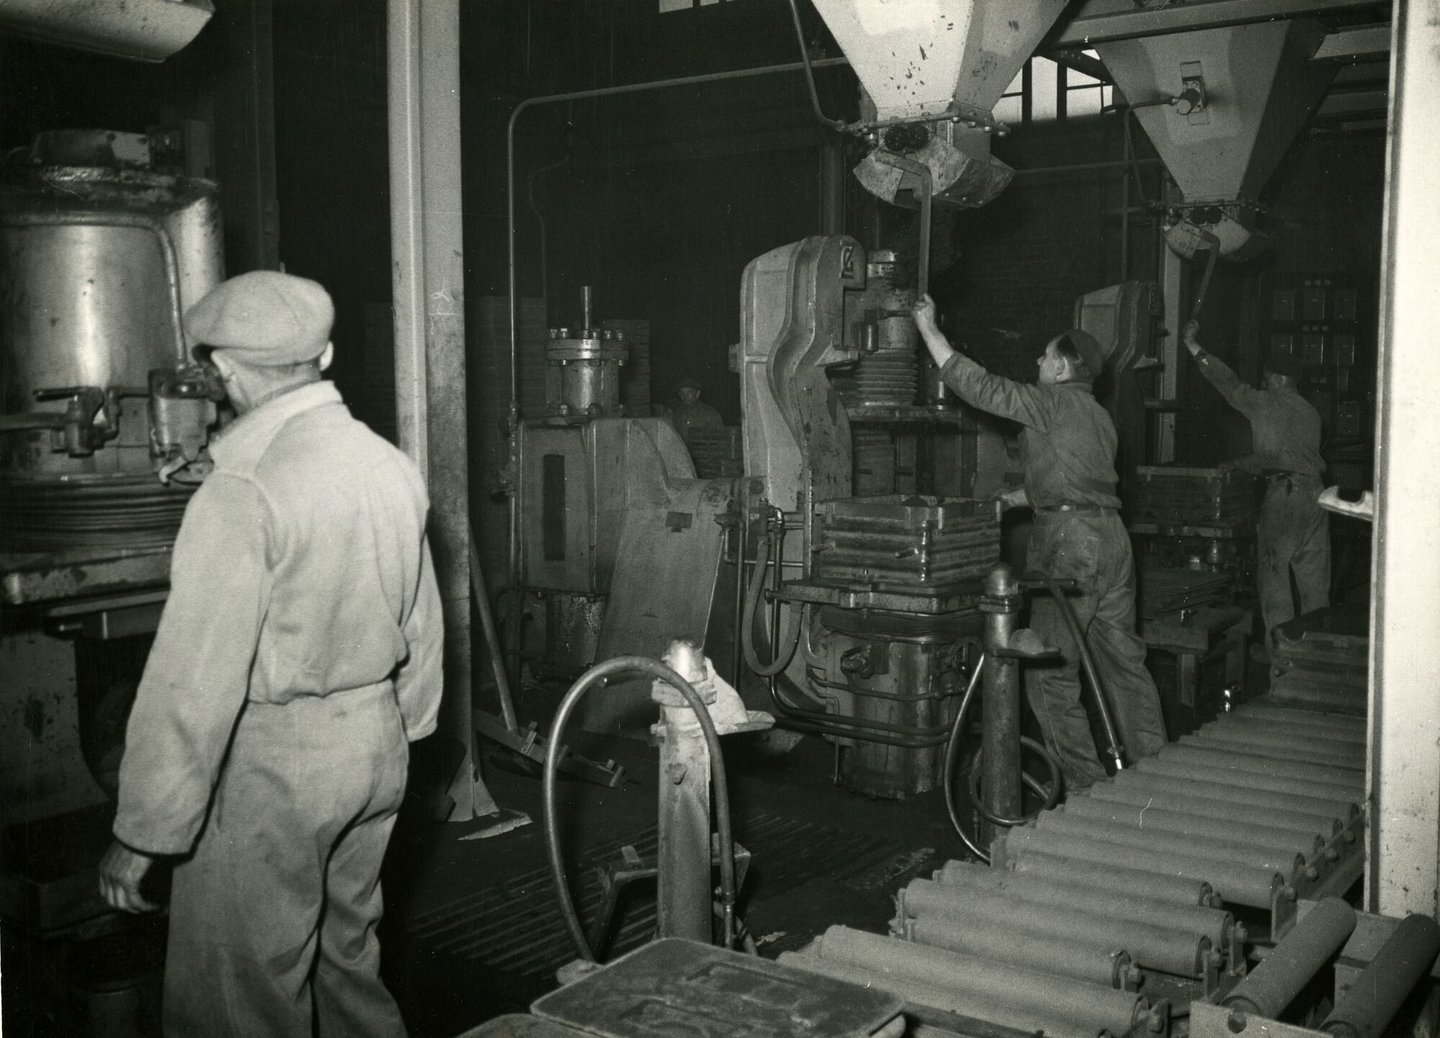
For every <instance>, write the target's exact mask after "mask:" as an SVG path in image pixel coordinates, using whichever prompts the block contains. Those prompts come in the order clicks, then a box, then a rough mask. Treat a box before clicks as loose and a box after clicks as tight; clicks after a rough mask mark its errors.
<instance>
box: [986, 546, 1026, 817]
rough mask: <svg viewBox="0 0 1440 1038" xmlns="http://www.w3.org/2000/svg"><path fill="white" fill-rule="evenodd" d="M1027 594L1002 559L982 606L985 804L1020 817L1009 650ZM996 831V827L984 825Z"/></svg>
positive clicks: (1013, 669) (1016, 691)
mask: <svg viewBox="0 0 1440 1038" xmlns="http://www.w3.org/2000/svg"><path fill="white" fill-rule="evenodd" d="M1024 604H1025V596H1024V595H1023V593H1022V592H1021V590H1020V583H1019V581H1017V580H1016V579H1015V573H1014V571H1013V570H1012V569H1011V568H1010V567H1009V566H1007V565H1005V564H1004V563H1001V564H1000V565H998V566H996V567H995V568H994V569H992V570H991V571H990V574H989V576H987V577H986V578H985V595H984V597H983V598H982V599H981V600H980V610H981V611H982V612H983V613H984V614H985V674H984V683H983V684H982V686H981V696H980V702H981V717H982V722H983V723H982V729H981V748H982V752H983V755H984V761H985V766H984V770H983V772H982V775H981V777H982V780H983V782H984V787H983V790H982V795H983V797H984V799H985V806H986V808H987V809H988V810H989V811H990V812H991V813H992V814H995V815H999V816H1000V817H1002V818H1018V817H1019V816H1020V806H1021V805H1020V794H1021V788H1020V666H1019V663H1018V662H1017V661H1016V659H1015V658H1014V657H1013V656H1008V655H1005V650H1007V649H1008V648H1009V646H1010V638H1011V636H1012V635H1013V634H1014V633H1015V628H1016V625H1017V623H1018V617H1019V615H1020V610H1021V609H1022V608H1023V607H1024ZM983 831H984V832H985V833H987V834H988V835H989V836H990V837H992V838H993V837H994V836H995V832H994V830H993V826H990V825H988V824H987V825H986V827H985V829H984V830H983Z"/></svg>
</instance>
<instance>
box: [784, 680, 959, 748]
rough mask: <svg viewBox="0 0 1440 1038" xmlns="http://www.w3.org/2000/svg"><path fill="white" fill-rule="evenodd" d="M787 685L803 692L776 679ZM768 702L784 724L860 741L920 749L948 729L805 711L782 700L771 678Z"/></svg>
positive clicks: (942, 738) (934, 743)
mask: <svg viewBox="0 0 1440 1038" xmlns="http://www.w3.org/2000/svg"><path fill="white" fill-rule="evenodd" d="M779 680H780V681H784V682H785V684H787V685H789V686H790V688H791V690H793V691H795V692H797V693H799V694H801V695H803V694H804V693H800V692H799V690H798V689H796V688H795V687H794V682H792V681H790V680H789V679H788V678H786V677H784V676H783V675H782V676H781V677H780V678H779ZM770 701H771V702H772V703H773V704H774V705H775V709H777V710H778V711H780V713H781V714H783V715H784V721H785V724H786V727H791V728H795V729H797V730H803V731H809V732H819V733H822V734H825V735H838V736H841V737H843V738H847V739H859V740H860V741H861V742H878V743H884V744H886V745H888V746H903V747H906V748H907V749H924V748H926V747H929V746H939V745H940V744H941V743H943V742H944V741H945V739H946V738H947V735H948V732H949V728H948V727H946V726H943V725H942V726H941V727H938V728H915V727H911V726H909V725H901V724H888V723H887V722H885V721H871V720H867V719H865V718H860V717H844V716H842V715H840V714H830V713H826V712H825V711H823V710H807V709H805V708H804V707H798V706H795V705H794V704H793V703H790V702H788V701H787V700H785V699H784V698H783V697H782V696H781V695H780V692H779V690H778V689H777V688H776V686H775V679H774V678H772V679H771V684H770Z"/></svg>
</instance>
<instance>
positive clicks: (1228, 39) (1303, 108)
mask: <svg viewBox="0 0 1440 1038" xmlns="http://www.w3.org/2000/svg"><path fill="white" fill-rule="evenodd" d="M1324 36H1325V33H1324V30H1323V29H1322V28H1321V27H1320V26H1319V25H1318V24H1317V23H1315V22H1312V21H1304V20H1292V21H1275V22H1257V23H1254V24H1250V25H1234V26H1228V27H1225V28H1218V29H1200V30H1195V31H1192V32H1179V33H1172V34H1169V35H1165V36H1147V37H1143V38H1140V39H1133V40H1121V41H1117V42H1114V43H1101V44H1098V45H1097V46H1096V48H1095V49H1096V51H1097V53H1098V54H1099V55H1100V60H1101V61H1103V62H1104V63H1105V67H1106V68H1107V69H1109V71H1110V74H1111V76H1112V77H1113V78H1114V80H1115V86H1116V87H1117V88H1118V89H1119V90H1120V92H1121V93H1123V94H1124V95H1125V98H1126V100H1127V101H1128V102H1129V103H1130V104H1131V105H1132V106H1133V114H1134V118H1135V119H1136V120H1137V121H1138V122H1139V123H1140V125H1141V126H1142V127H1144V129H1145V132H1146V133H1147V134H1148V135H1149V137H1150V140H1151V142H1152V143H1153V144H1154V145H1155V150H1156V151H1157V152H1159V154H1160V158H1161V159H1162V160H1163V161H1164V163H1165V166H1166V168H1167V169H1168V170H1169V171H1170V175H1171V176H1172V177H1174V179H1175V183H1176V185H1177V186H1178V187H1179V188H1180V191H1181V194H1182V198H1183V201H1182V203H1181V204H1180V205H1178V206H1175V207H1173V208H1172V210H1171V213H1170V215H1169V216H1168V217H1167V221H1168V226H1167V229H1166V241H1167V242H1168V243H1169V245H1170V247H1171V248H1172V249H1174V250H1175V251H1176V252H1177V253H1179V254H1180V255H1182V256H1187V257H1192V256H1194V255H1195V253H1196V251H1198V250H1199V249H1204V248H1210V247H1214V246H1216V243H1218V249H1219V254H1220V255H1222V256H1226V257H1228V258H1230V259H1235V260H1240V259H1245V258H1247V257H1249V256H1251V255H1253V254H1255V253H1256V252H1258V251H1260V249H1261V247H1263V243H1264V241H1265V238H1264V235H1262V234H1261V233H1260V232H1259V231H1258V228H1257V226H1256V217H1257V214H1258V213H1259V211H1260V206H1259V204H1258V199H1259V195H1260V192H1261V190H1262V189H1263V188H1264V186H1265V183H1266V181H1268V180H1269V179H1270V175H1271V174H1272V173H1273V172H1274V171H1275V167H1276V166H1277V165H1278V164H1279V162H1280V159H1281V157H1282V156H1283V155H1284V154H1285V152H1286V151H1287V150H1288V149H1289V147H1290V145H1291V144H1292V143H1293V142H1294V140H1295V136H1296V134H1298V133H1299V132H1300V129H1301V127H1302V126H1304V125H1305V122H1306V121H1307V120H1308V119H1309V118H1310V114H1311V113H1312V112H1313V111H1314V109H1315V107H1316V106H1317V105H1318V104H1319V103H1320V99H1321V96H1322V95H1323V94H1324V92H1325V89H1326V87H1327V86H1328V85H1329V83H1330V79H1331V77H1332V76H1333V75H1334V65H1333V64H1331V63H1329V62H1316V61H1312V60H1311V58H1312V57H1313V56H1314V54H1315V50H1316V48H1317V47H1318V46H1319V45H1320V43H1321V41H1322V40H1323V39H1324Z"/></svg>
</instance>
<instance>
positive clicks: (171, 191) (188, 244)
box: [0, 130, 224, 820]
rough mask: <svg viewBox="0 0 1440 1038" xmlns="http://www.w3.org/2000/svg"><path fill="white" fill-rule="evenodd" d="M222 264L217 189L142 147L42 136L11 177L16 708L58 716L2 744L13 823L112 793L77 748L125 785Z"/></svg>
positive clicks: (6, 266)
mask: <svg viewBox="0 0 1440 1038" xmlns="http://www.w3.org/2000/svg"><path fill="white" fill-rule="evenodd" d="M223 266H224V259H223V252H222V243H221V219H220V208H219V204H218V200H217V191H216V187H215V185H214V184H213V183H211V182H209V181H205V180H200V179H195V178H187V177H183V176H178V175H175V174H171V173H166V172H160V171H158V170H156V169H155V168H153V166H152V165H151V162H150V149H149V143H148V140H147V139H146V138H145V137H143V136H140V135H135V134H124V133H112V132H106V131H96V130H84V131H58V132H51V133H46V134H42V135H40V136H39V137H38V138H37V139H36V141H35V142H34V144H33V145H32V146H31V147H30V148H27V149H21V150H19V151H17V152H12V153H11V155H10V156H9V157H8V158H7V161H6V162H5V163H4V165H3V168H0V579H3V585H0V586H3V599H0V614H3V615H0V619H3V621H4V622H3V623H0V650H3V652H4V654H5V657H6V659H7V660H8V661H9V666H8V667H7V669H8V670H9V671H10V676H9V677H7V679H6V680H5V681H4V682H3V683H0V702H3V703H6V704H7V705H11V706H13V705H14V703H13V702H12V700H15V699H17V698H23V699H25V700H26V701H27V702H29V701H35V702H40V703H45V704H53V705H50V706H47V707H46V708H45V709H46V710H47V711H48V714H47V716H46V717H45V718H43V719H37V720H36V721H35V723H34V724H33V725H32V724H29V723H28V722H27V724H26V725H24V726H6V728H5V733H6V734H5V736H4V738H5V746H4V747H3V748H4V750H5V752H4V753H3V756H4V757H5V758H8V759H9V760H11V761H21V760H24V761H28V762H29V763H28V764H26V765H25V766H24V767H23V768H22V767H21V766H20V765H19V764H18V763H17V764H15V765H13V766H9V767H7V766H5V765H0V789H3V790H4V793H5V799H6V801H7V803H8V804H9V807H8V808H7V809H6V811H5V812H4V815H5V818H6V819H7V820H11V819H14V818H16V817H19V816H22V815H23V816H29V817H36V816H44V815H48V814H51V813H54V811H56V810H66V809H69V808H73V807H77V806H81V805H83V804H84V803H85V802H86V801H87V800H92V801H93V800H94V799H95V798H96V797H97V796H98V791H97V790H96V789H95V788H94V786H93V785H91V784H90V782H89V778H88V777H87V776H86V775H85V774H84V772H83V770H81V771H80V773H79V774H78V775H76V774H75V772H76V770H77V769H76V768H75V766H74V765H76V764H78V763H79V760H80V757H81V753H80V752H79V750H77V747H80V748H83V755H84V759H85V761H86V763H88V764H89V766H90V771H91V772H92V773H93V775H94V778H95V779H96V781H97V782H98V783H99V785H100V787H101V788H102V789H106V788H112V785H113V781H114V777H115V776H114V767H115V765H116V764H117V763H118V753H117V752H116V750H117V746H116V745H115V744H116V743H117V740H118V738H119V734H120V733H121V732H123V716H124V713H123V710H120V711H119V712H118V713H117V704H116V703H115V702H114V701H113V700H114V698H115V696H116V695H117V694H122V693H133V685H134V681H135V680H138V670H139V668H138V666H136V665H135V664H136V661H137V660H139V661H143V659H144V652H143V651H137V650H136V649H135V647H134V646H132V645H131V644H130V643H131V642H136V641H139V640H143V639H144V638H145V637H146V636H147V635H148V634H150V633H152V632H153V630H154V625H155V622H156V620H157V618H158V615H159V609H160V605H161V603H162V602H163V598H164V585H165V583H166V581H167V580H168V575H169V548H170V545H171V544H172V543H173V540H174V537H175V533H176V531H177V530H178V528H179V524H180V519H181V516H182V514H183V512H184V509H185V505H186V503H187V501H188V500H189V497H190V494H191V492H192V491H193V489H194V484H196V483H198V482H199V481H200V480H201V479H202V478H203V477H204V474H205V472H206V470H207V468H208V457H207V454H206V446H205V445H206V442H207V439H208V436H209V430H210V427H211V426H213V425H214V424H215V422H216V420H217V405H218V401H219V400H221V399H223V391H222V389H221V386H220V384H219V383H218V381H217V380H216V379H215V378H214V376H213V373H212V374H207V373H206V371H205V369H204V367H203V366H201V365H198V364H195V363H192V362H191V359H190V357H189V354H188V348H187V343H186V342H185V335H184V331H183V328H182V322H181V317H182V314H183V313H184V309H185V307H186V306H188V305H190V304H191V303H194V302H195V301H196V300H198V299H199V298H200V297H201V296H202V295H204V294H205V293H206V292H207V291H208V290H209V289H210V288H211V287H213V286H214V285H216V284H217V283H218V282H219V281H220V280H221V278H222V276H223ZM57 636H58V637H60V638H78V639H81V640H82V641H83V642H84V643H85V644H86V645H87V651H85V652H79V653H74V652H71V651H70V650H69V647H68V646H67V645H65V644H64V643H63V642H59V641H57ZM122 639H123V641H122ZM102 643H103V644H108V645H109V646H110V648H111V649H112V650H113V651H104V650H103V649H102V650H101V651H89V650H90V648H96V647H98V646H99V645H101V644H102ZM117 660H123V661H127V662H126V663H125V665H124V666H120V665H119V664H118V663H116V662H115V661H117ZM122 670H123V671H125V674H124V675H121V674H120V671H122ZM126 685H128V686H129V688H128V689H127V688H125V686H126ZM96 688H100V689H101V690H102V691H103V692H104V694H103V695H96V694H94V693H95V690H96ZM71 689H73V691H74V694H73V695H68V694H67V693H68V691H69V690H71ZM117 690H118V691H117ZM51 692H54V693H55V694H54V695H50V694H49V693H51ZM97 704H98V705H97ZM97 710H98V714H97ZM112 715H115V716H114V717H112V720H116V719H118V723H115V724H108V723H107V724H102V725H101V726H102V727H105V728H107V730H112V731H111V736H110V737H108V738H97V737H96V735H97V733H96V730H95V728H96V724H97V720H96V718H97V716H99V717H111V716H112ZM26 716H27V717H28V716H29V715H26ZM42 721H43V723H42ZM11 743H14V745H11ZM11 751H14V752H11Z"/></svg>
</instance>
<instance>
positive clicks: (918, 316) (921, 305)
mask: <svg viewBox="0 0 1440 1038" xmlns="http://www.w3.org/2000/svg"><path fill="white" fill-rule="evenodd" d="M911 312H912V313H913V314H914V315H915V327H917V328H919V329H920V334H921V335H924V334H926V333H927V332H939V331H940V326H939V325H938V324H936V323H935V300H933V299H931V298H930V294H929V293H928V292H927V293H925V294H924V295H922V296H921V297H920V298H919V299H917V300H915V305H914V307H912V308H911Z"/></svg>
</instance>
